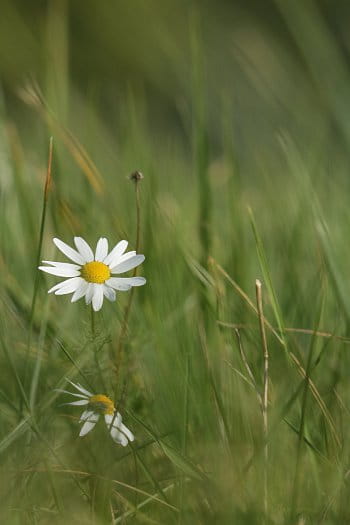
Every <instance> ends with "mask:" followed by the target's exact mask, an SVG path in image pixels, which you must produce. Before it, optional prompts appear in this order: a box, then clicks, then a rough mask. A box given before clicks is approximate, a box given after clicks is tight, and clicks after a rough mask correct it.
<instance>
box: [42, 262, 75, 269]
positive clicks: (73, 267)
mask: <svg viewBox="0 0 350 525" xmlns="http://www.w3.org/2000/svg"><path fill="white" fill-rule="evenodd" d="M42 262H43V263H45V264H50V265H51V266H56V267H61V268H71V269H72V270H80V268H81V266H79V264H72V263H66V262H61V261H57V262H56V261H42Z"/></svg>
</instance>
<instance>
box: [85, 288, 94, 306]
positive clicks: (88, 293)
mask: <svg viewBox="0 0 350 525" xmlns="http://www.w3.org/2000/svg"><path fill="white" fill-rule="evenodd" d="M93 295H94V285H93V283H88V286H87V289H86V292H85V302H86V304H90V303H91V301H92V296H93Z"/></svg>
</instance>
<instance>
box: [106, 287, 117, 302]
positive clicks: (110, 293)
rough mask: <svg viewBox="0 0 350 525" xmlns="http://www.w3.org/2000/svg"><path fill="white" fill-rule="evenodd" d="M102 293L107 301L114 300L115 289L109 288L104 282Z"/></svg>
mask: <svg viewBox="0 0 350 525" xmlns="http://www.w3.org/2000/svg"><path fill="white" fill-rule="evenodd" d="M103 295H104V296H105V297H107V299H108V300H109V301H112V302H113V301H115V299H116V293H115V291H114V290H113V289H112V288H110V286H107V285H106V284H104V285H103Z"/></svg>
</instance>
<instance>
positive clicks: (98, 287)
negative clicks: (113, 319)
mask: <svg viewBox="0 0 350 525" xmlns="http://www.w3.org/2000/svg"><path fill="white" fill-rule="evenodd" d="M53 242H54V243H55V245H56V246H57V248H58V249H59V250H61V252H62V253H64V255H66V256H67V257H68V258H69V259H71V260H72V261H73V262H74V263H75V264H71V263H65V262H53V261H42V262H43V263H45V264H48V265H49V266H39V270H42V271H43V272H47V273H51V274H52V275H57V276H58V277H68V279H66V280H65V281H62V282H60V283H58V284H56V285H55V286H53V287H52V288H50V290H49V292H48V293H51V292H55V294H56V295H64V294H68V293H73V297H72V303H74V302H75V301H78V299H81V298H82V297H84V296H85V302H86V304H90V303H92V307H93V309H94V310H95V312H97V311H98V310H100V309H101V308H102V304H103V297H106V298H107V299H109V300H110V301H115V299H116V293H115V290H118V291H123V292H124V291H126V290H130V288H131V287H132V286H142V285H143V284H145V282H146V279H145V278H144V277H112V275H115V274H117V275H118V274H120V273H124V272H127V271H128V270H132V269H133V268H136V266H138V265H139V264H141V263H143V261H144V260H145V256H144V255H137V254H136V252H135V251H131V252H127V253H124V252H125V250H126V248H127V246H128V243H127V241H120V242H118V244H116V246H115V247H114V248H113V250H112V251H111V252H110V253H108V241H107V239H105V238H104V237H101V238H100V239H99V240H98V242H97V245H96V251H95V254H94V253H93V251H92V249H91V248H90V246H89V245H88V243H87V242H86V241H84V239H83V238H82V237H74V244H75V246H76V250H74V249H73V248H71V247H70V246H68V244H66V243H64V242H63V241H61V240H60V239H56V238H55V239H53Z"/></svg>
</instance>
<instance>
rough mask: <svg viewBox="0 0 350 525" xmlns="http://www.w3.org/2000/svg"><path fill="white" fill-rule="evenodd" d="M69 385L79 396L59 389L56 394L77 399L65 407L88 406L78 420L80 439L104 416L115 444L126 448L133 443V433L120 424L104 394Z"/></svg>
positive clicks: (110, 401) (112, 405) (120, 418)
mask: <svg viewBox="0 0 350 525" xmlns="http://www.w3.org/2000/svg"><path fill="white" fill-rule="evenodd" d="M67 381H69V379H67ZM69 383H70V384H71V385H73V386H74V387H75V388H76V389H77V391H78V392H79V394H76V393H73V392H69V391H68V390H59V389H57V392H63V393H65V394H70V395H71V396H74V397H77V398H79V399H78V400H77V401H72V402H71V403H65V405H79V406H81V405H88V407H87V408H86V410H84V412H83V413H82V415H81V417H80V420H79V423H83V425H82V427H81V429H80V432H79V436H80V437H82V436H86V434H88V433H89V432H90V430H92V429H93V428H94V426H95V425H96V423H97V421H98V420H99V418H100V416H101V415H102V416H104V420H105V422H106V425H107V427H108V430H109V433H110V434H111V437H112V439H113V440H114V441H115V442H116V443H119V444H120V445H122V446H123V447H126V446H127V444H128V443H129V441H134V439H135V438H134V435H133V433H132V432H130V430H129V429H128V428H127V427H126V426H125V425H124V424H123V423H122V416H121V415H120V413H119V412H117V411H116V409H115V407H114V403H113V401H112V400H111V399H110V398H109V397H107V396H105V395H104V394H92V393H91V392H89V391H88V390H86V388H84V387H82V386H81V385H80V384H79V383H77V384H75V383H73V382H72V381H69Z"/></svg>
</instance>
